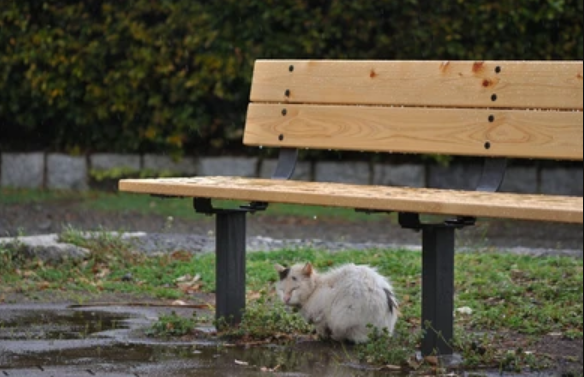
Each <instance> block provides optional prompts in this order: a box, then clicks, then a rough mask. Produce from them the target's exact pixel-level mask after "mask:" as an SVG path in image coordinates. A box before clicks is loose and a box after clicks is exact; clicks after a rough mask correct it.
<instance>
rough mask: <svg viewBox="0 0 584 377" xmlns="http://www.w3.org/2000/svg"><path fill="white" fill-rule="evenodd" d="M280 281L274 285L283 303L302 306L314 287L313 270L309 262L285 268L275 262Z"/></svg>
mask: <svg viewBox="0 0 584 377" xmlns="http://www.w3.org/2000/svg"><path fill="white" fill-rule="evenodd" d="M275 268H276V271H277V272H278V274H279V275H280V281H279V282H278V284H277V285H276V290H277V291H278V296H280V299H282V301H283V302H284V304H286V305H288V306H292V307H302V306H303V305H304V303H306V301H307V300H308V299H309V298H310V296H311V295H312V293H313V292H314V289H315V279H314V278H315V271H314V269H313V267H312V265H311V264H310V263H307V264H305V265H304V264H298V265H296V266H293V267H290V268H286V267H283V266H280V265H279V264H277V265H276V266H275Z"/></svg>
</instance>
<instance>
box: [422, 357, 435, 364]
mask: <svg viewBox="0 0 584 377" xmlns="http://www.w3.org/2000/svg"><path fill="white" fill-rule="evenodd" d="M424 360H426V362H427V363H428V364H430V365H438V358H437V357H436V356H426V357H425V358H424Z"/></svg>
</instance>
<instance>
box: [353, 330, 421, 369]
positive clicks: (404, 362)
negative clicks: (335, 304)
mask: <svg viewBox="0 0 584 377" xmlns="http://www.w3.org/2000/svg"><path fill="white" fill-rule="evenodd" d="M420 337H421V333H412V332H411V331H410V330H409V329H408V328H407V327H406V326H405V325H403V324H402V325H401V326H400V325H398V326H397V327H396V330H395V333H394V334H393V336H392V335H390V334H389V331H388V330H387V329H383V330H379V329H377V328H371V333H370V334H369V342H368V343H366V344H362V345H358V346H357V356H358V358H359V360H360V361H362V362H366V363H368V364H372V365H393V366H401V367H403V368H404V369H409V368H410V366H411V365H410V361H411V360H412V358H413V357H415V354H416V350H417V347H418V344H419V342H420Z"/></svg>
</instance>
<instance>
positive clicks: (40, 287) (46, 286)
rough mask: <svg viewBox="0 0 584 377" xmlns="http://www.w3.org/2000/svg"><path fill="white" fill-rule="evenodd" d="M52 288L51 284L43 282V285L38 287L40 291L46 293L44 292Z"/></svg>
mask: <svg viewBox="0 0 584 377" xmlns="http://www.w3.org/2000/svg"><path fill="white" fill-rule="evenodd" d="M50 286H51V284H50V283H49V282H48V281H43V282H42V283H40V284H39V285H38V286H37V289H38V290H39V291H44V290H47V289H49V287H50Z"/></svg>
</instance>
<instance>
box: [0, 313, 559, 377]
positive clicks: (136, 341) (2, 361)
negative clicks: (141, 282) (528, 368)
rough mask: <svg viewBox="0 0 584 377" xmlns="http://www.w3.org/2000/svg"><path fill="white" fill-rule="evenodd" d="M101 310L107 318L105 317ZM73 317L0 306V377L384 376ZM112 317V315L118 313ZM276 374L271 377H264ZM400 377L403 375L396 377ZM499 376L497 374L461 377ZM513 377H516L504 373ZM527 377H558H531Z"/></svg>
mask: <svg viewBox="0 0 584 377" xmlns="http://www.w3.org/2000/svg"><path fill="white" fill-rule="evenodd" d="M102 310H103V311H102ZM107 310H111V311H106V309H100V310H84V311H76V310H68V309H67V308H65V307H49V306H40V305H39V306H38V307H34V306H32V307H22V306H20V307H12V308H10V307H8V306H1V305H0V376H9V377H12V376H14V377H16V376H25V377H26V376H30V377H34V376H60V377H69V376H71V377H73V376H75V377H77V376H84V375H92V376H108V377H132V376H134V377H136V376H139V377H157V376H161V377H191V376H192V377H194V376H197V377H222V376H228V377H251V376H259V375H273V376H288V377H303V376H318V377H381V376H387V375H388V374H387V373H386V372H380V371H375V370H371V369H366V368H364V367H363V366H360V365H358V364H356V363H355V364H352V363H351V360H354V359H355V358H354V354H353V351H352V349H351V348H350V347H348V346H343V345H339V344H322V343H319V342H304V343H299V344H297V345H295V346H291V347H280V346H274V345H271V346H265V347H257V348H249V349H245V348H232V347H228V346H226V345H224V344H221V343H214V342H213V341H207V342H204V343H184V342H163V341H159V340H154V339H148V338H145V337H144V335H143V334H144V331H143V330H144V329H145V328H147V327H149V326H150V325H151V324H152V323H153V321H154V318H155V317H156V314H157V312H153V311H152V310H153V309H149V308H145V309H132V310H130V309H124V308H117V309H107ZM112 311H113V312H112ZM262 369H264V370H265V371H268V372H270V371H272V373H263V371H262ZM391 375H392V376H400V375H399V374H391ZM460 375H461V376H468V377H479V376H480V377H483V376H487V377H495V376H500V375H501V374H499V373H471V374H460ZM505 376H508V377H513V376H515V375H512V374H505ZM525 376H533V377H535V376H538V377H544V376H553V374H533V375H522V377H525Z"/></svg>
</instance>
